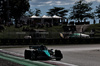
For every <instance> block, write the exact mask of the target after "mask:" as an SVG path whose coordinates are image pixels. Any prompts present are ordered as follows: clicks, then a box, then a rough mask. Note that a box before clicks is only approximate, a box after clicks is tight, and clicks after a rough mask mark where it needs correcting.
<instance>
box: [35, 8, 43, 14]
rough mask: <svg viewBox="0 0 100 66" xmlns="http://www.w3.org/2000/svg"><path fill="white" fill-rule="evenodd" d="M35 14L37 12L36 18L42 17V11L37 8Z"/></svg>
mask: <svg viewBox="0 0 100 66" xmlns="http://www.w3.org/2000/svg"><path fill="white" fill-rule="evenodd" d="M34 12H35V13H34V14H35V16H40V14H41V10H40V9H38V8H36V9H35V11H34Z"/></svg>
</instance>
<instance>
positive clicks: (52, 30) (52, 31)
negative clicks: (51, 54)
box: [0, 26, 63, 39]
mask: <svg viewBox="0 0 100 66" xmlns="http://www.w3.org/2000/svg"><path fill="white" fill-rule="evenodd" d="M4 27H5V28H6V29H5V30H4V31H3V32H0V39H10V38H11V39H16V38H23V37H24V36H25V35H28V32H27V33H26V34H16V32H22V29H23V27H29V26H23V27H20V28H15V26H10V27H7V26H4ZM29 28H30V29H31V28H33V27H29ZM33 29H37V28H33ZM38 29H45V30H46V31H47V32H49V35H48V38H59V32H62V31H63V29H62V26H53V27H48V28H47V27H44V28H38Z"/></svg>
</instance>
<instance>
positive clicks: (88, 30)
mask: <svg viewBox="0 0 100 66" xmlns="http://www.w3.org/2000/svg"><path fill="white" fill-rule="evenodd" d="M92 29H95V32H96V33H95V36H96V37H100V33H97V32H100V24H92V25H90V26H89V27H88V28H87V29H86V32H90V31H91V30H92Z"/></svg>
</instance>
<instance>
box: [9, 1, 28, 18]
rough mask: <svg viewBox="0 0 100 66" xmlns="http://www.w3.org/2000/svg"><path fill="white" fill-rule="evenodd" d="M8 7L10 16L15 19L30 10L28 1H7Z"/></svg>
mask: <svg viewBox="0 0 100 66" xmlns="http://www.w3.org/2000/svg"><path fill="white" fill-rule="evenodd" d="M9 6H10V8H9V10H10V16H11V17H12V16H13V17H14V18H15V19H20V17H21V16H22V15H23V14H24V13H25V12H26V11H28V10H29V8H30V5H29V0H9Z"/></svg>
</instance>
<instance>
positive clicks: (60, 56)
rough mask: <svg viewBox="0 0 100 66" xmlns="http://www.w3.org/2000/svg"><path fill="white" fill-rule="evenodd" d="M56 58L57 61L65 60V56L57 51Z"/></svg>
mask: <svg viewBox="0 0 100 66" xmlns="http://www.w3.org/2000/svg"><path fill="white" fill-rule="evenodd" d="M55 57H56V60H57V61H60V60H61V59H62V58H63V55H62V53H61V51H60V50H55Z"/></svg>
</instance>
